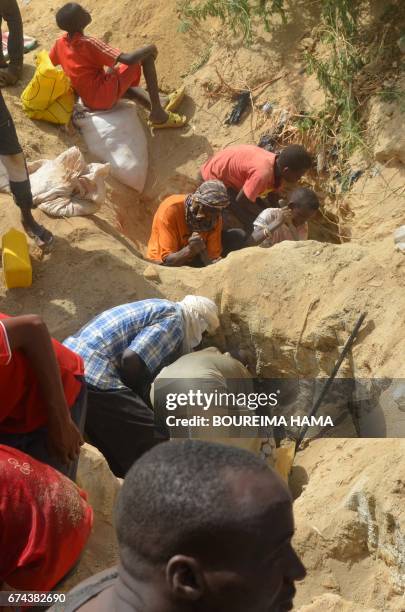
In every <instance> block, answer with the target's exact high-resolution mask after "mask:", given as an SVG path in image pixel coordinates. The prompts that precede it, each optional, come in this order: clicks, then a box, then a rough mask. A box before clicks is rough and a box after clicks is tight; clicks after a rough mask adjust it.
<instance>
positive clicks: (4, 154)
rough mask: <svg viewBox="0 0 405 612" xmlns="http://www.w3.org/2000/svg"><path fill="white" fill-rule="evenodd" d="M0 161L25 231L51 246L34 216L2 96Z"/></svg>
mask: <svg viewBox="0 0 405 612" xmlns="http://www.w3.org/2000/svg"><path fill="white" fill-rule="evenodd" d="M0 159H1V161H2V163H3V164H4V167H5V168H6V170H7V175H8V179H9V184H10V190H11V193H12V195H13V198H14V202H15V203H16V205H17V206H18V207H19V208H20V210H21V219H22V223H23V226H24V229H25V231H26V232H27V234H28V235H29V236H31V237H32V238H33V239H34V240H35V241H36V242H37V244H39V245H40V246H45V245H50V243H51V242H52V239H53V236H52V234H51V233H50V232H49V231H48V230H46V229H45V228H44V227H43V226H42V225H40V224H39V223H37V222H36V221H35V219H34V217H33V216H32V212H31V209H32V208H33V201H32V192H31V185H30V181H29V177H28V171H27V166H26V163H25V158H24V155H23V153H22V149H21V146H20V143H19V141H18V137H17V133H16V130H15V127H14V123H13V120H12V118H11V115H10V113H9V111H8V109H7V106H6V104H5V102H4V99H3V96H2V95H0Z"/></svg>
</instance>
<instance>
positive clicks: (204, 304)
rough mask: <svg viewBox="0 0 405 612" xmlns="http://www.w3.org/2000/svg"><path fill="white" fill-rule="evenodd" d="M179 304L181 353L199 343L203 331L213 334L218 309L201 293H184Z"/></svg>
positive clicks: (216, 325)
mask: <svg viewBox="0 0 405 612" xmlns="http://www.w3.org/2000/svg"><path fill="white" fill-rule="evenodd" d="M179 304H180V306H181V308H182V311H183V320H184V341H183V353H184V354H186V353H190V352H191V351H192V349H193V348H195V347H196V346H198V345H199V344H200V342H201V339H202V335H203V333H204V332H205V331H208V333H209V334H213V333H214V332H215V331H216V330H217V329H218V327H219V318H218V309H217V307H216V305H215V303H214V302H213V301H212V300H210V299H208V298H206V297H202V296H201V295H186V297H185V298H184V300H181V302H179Z"/></svg>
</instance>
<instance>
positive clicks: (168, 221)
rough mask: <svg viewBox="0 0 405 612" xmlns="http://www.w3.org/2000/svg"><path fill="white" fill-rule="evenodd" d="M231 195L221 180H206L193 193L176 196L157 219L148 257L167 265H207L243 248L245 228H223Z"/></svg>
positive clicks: (160, 208)
mask: <svg viewBox="0 0 405 612" xmlns="http://www.w3.org/2000/svg"><path fill="white" fill-rule="evenodd" d="M227 206H229V196H228V192H227V190H226V187H225V185H224V184H223V183H222V182H221V181H205V183H203V184H202V185H200V187H199V188H198V189H197V190H196V191H195V193H192V194H190V195H173V196H170V197H169V198H166V199H165V200H164V201H163V202H162V203H161V204H160V206H159V208H158V210H157V211H156V214H155V216H154V219H153V224H152V233H151V237H150V239H149V244H148V253H147V256H148V258H149V259H151V260H152V261H155V262H157V263H161V264H164V265H166V266H187V265H191V266H194V267H201V266H207V265H209V264H211V263H215V262H216V261H218V260H219V259H221V257H222V256H225V255H227V254H228V253H229V252H230V251H234V250H237V249H239V248H241V247H242V245H243V244H244V242H245V240H246V234H245V232H244V231H243V230H238V229H233V230H228V231H226V232H223V231H222V216H221V213H222V210H223V209H224V208H226V207H227Z"/></svg>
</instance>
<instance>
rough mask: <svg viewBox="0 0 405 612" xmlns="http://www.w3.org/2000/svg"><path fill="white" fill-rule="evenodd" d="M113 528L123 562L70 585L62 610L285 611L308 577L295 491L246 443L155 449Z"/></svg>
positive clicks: (124, 493) (135, 474)
mask: <svg viewBox="0 0 405 612" xmlns="http://www.w3.org/2000/svg"><path fill="white" fill-rule="evenodd" d="M116 526H117V535H118V543H119V548H120V565H119V566H118V568H111V569H110V570H106V571H105V572H102V573H100V574H97V575H96V576H94V577H93V578H90V579H89V580H87V581H86V582H84V583H82V584H80V585H79V586H78V587H76V588H75V589H74V590H73V591H72V592H70V593H69V594H68V596H67V602H66V603H65V604H63V610H64V612H76V611H77V610H80V611H81V612H93V611H95V612H104V611H105V612H285V611H287V610H291V609H292V607H293V599H294V596H295V586H294V582H295V581H297V580H302V579H303V578H304V577H305V573H306V572H305V568H304V566H303V565H302V563H301V561H300V559H299V558H298V556H297V554H296V552H295V551H294V549H293V547H292V544H291V539H292V537H293V534H294V518H293V510H292V499H291V495H290V493H289V491H288V489H287V487H286V486H285V485H284V483H283V482H282V480H281V479H280V478H279V477H278V476H277V474H276V473H275V472H274V471H272V470H271V469H269V468H268V467H267V466H266V465H265V464H264V463H263V462H262V461H261V460H260V459H259V458H258V457H256V456H255V455H253V454H252V453H249V452H247V451H245V450H242V449H237V448H232V447H230V446H225V445H222V444H214V443H210V442H202V441H200V440H182V441H176V442H165V443H163V444H160V445H158V446H156V447H154V448H153V449H152V450H150V451H148V452H147V453H145V454H144V455H143V456H142V457H141V458H140V459H139V460H138V461H136V462H135V464H134V465H133V466H132V468H131V470H130V471H129V473H128V474H127V476H126V478H125V482H124V485H123V488H122V490H121V494H120V497H119V501H118V507H117V513H116ZM60 609H61V608H57V607H56V606H55V607H53V608H51V610H54V611H56V610H60Z"/></svg>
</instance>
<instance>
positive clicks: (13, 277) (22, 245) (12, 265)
mask: <svg viewBox="0 0 405 612" xmlns="http://www.w3.org/2000/svg"><path fill="white" fill-rule="evenodd" d="M2 249H3V255H2V259H3V272H4V279H5V281H6V287H7V289H13V288H14V287H30V286H31V284H32V266H31V260H30V255H29V252H28V243H27V238H26V236H25V234H24V233H23V232H20V231H18V230H16V229H14V228H13V229H11V230H9V231H8V232H7V233H6V234H4V235H3V239H2Z"/></svg>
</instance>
